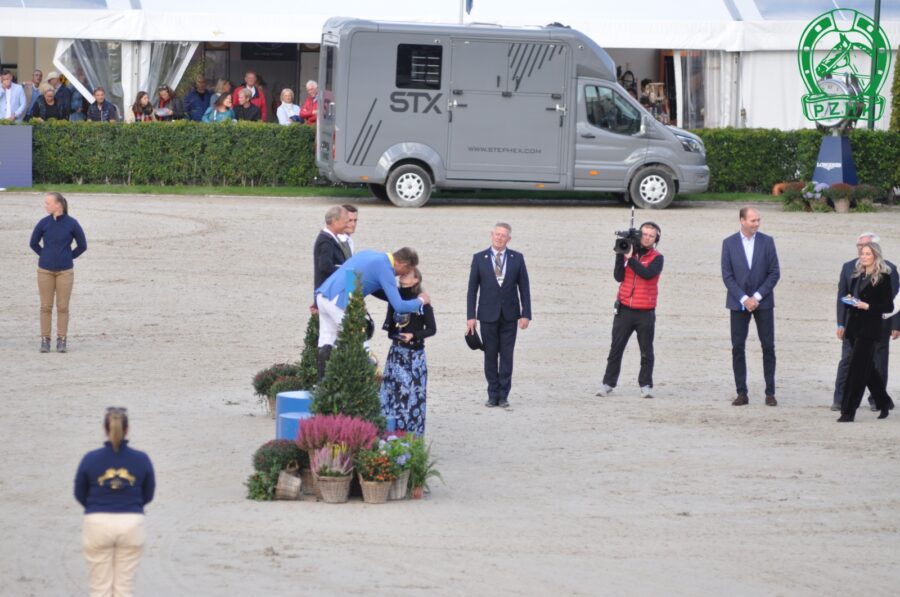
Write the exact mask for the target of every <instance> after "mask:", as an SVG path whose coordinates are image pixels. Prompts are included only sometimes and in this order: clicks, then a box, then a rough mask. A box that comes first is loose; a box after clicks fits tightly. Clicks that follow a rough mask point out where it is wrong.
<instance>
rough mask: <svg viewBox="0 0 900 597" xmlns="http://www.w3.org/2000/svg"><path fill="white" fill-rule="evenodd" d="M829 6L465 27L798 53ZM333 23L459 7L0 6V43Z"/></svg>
mask: <svg viewBox="0 0 900 597" xmlns="http://www.w3.org/2000/svg"><path fill="white" fill-rule="evenodd" d="M598 4H599V7H598ZM838 4H839V5H840V6H841V7H844V8H857V9H860V10H861V11H863V12H869V11H870V10H871V2H870V1H865V0H838ZM23 5H24V7H23ZM833 7H834V4H833V0H805V1H797V0H794V1H793V2H790V1H788V2H785V1H784V0H780V1H779V0H692V1H691V2H689V3H687V2H671V0H637V1H635V2H631V3H624V2H603V3H598V2H596V0H593V1H592V0H567V1H566V2H557V3H550V2H545V1H542V2H537V1H535V2H522V1H521V0H477V1H476V2H475V3H474V7H473V10H472V14H471V15H467V16H466V17H465V22H467V23H476V22H489V23H496V24H500V25H503V26H520V25H546V24H548V23H551V22H560V23H563V24H565V25H570V26H572V27H573V28H575V29H578V30H580V31H582V32H583V33H585V34H587V35H588V36H589V37H591V38H592V39H593V40H594V41H596V42H597V43H598V44H600V45H601V46H604V47H610V48H672V49H699V50H727V51H753V50H788V49H795V48H796V47H797V43H798V41H799V39H800V35H801V33H802V31H803V28H804V27H805V26H806V23H807V22H808V21H809V19H811V18H812V17H814V16H816V15H818V14H821V13H823V12H826V11H828V10H831V9H833ZM313 11H314V12H313ZM326 11H327V12H326ZM336 15H350V16H353V17H359V18H369V19H376V20H388V21H422V22H432V23H434V22H438V23H440V22H444V23H456V22H458V19H459V4H458V2H456V1H455V0H442V1H441V2H434V1H432V2H422V1H421V0H392V1H391V2H390V3H373V2H371V1H370V0H331V2H329V3H327V6H326V5H322V7H320V6H319V5H318V4H313V5H310V4H309V3H305V2H297V1H296V0H267V1H266V2H260V3H257V4H256V5H254V6H253V7H252V9H249V10H248V5H247V3H246V2H244V1H238V0H191V2H183V1H182V0H0V36H4V37H47V38H61V39H109V40H135V41H137V40H142V41H155V40H170V41H221V42H228V41H233V42H240V41H252V42H287V43H297V42H299V43H317V42H318V41H319V40H320V38H321V32H322V25H323V24H324V23H325V21H326V20H327V19H328V18H330V17H332V16H336ZM882 26H883V27H884V29H885V31H886V32H887V35H888V38H889V39H890V41H891V43H893V44H894V45H896V44H897V43H900V0H883V2H882Z"/></svg>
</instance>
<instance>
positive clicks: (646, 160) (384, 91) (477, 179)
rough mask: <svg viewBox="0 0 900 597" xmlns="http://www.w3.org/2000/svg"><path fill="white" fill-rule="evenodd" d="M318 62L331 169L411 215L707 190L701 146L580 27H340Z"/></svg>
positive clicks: (642, 199)
mask: <svg viewBox="0 0 900 597" xmlns="http://www.w3.org/2000/svg"><path fill="white" fill-rule="evenodd" d="M320 56H321V57H320V65H319V77H320V81H319V83H320V93H321V94H322V96H321V98H320V100H319V108H318V109H319V114H318V127H317V131H316V164H317V166H318V167H319V170H320V171H321V173H322V174H323V175H324V176H326V177H327V178H328V179H330V180H332V181H334V182H343V183H366V184H368V185H369V188H370V189H371V190H372V193H373V194H374V195H375V196H377V197H379V198H381V199H384V200H390V201H391V202H392V203H393V204H394V205H397V206H400V207H419V206H421V205H424V204H425V203H426V202H427V201H428V199H429V197H430V196H431V192H432V189H435V188H440V189H465V188H478V189H531V190H533V189H546V190H574V191H598V192H616V193H624V194H625V195H626V197H628V198H629V199H630V200H631V202H632V203H633V204H634V205H636V206H638V207H643V208H656V209H661V208H664V207H666V206H668V205H669V204H670V203H671V202H672V199H673V198H674V196H675V193H676V192H684V193H697V192H702V191H705V190H706V188H707V186H708V184H709V168H708V167H707V166H706V151H705V148H704V146H703V142H702V141H701V140H700V138H699V137H697V136H696V135H693V134H692V133H689V132H687V131H683V130H680V129H677V128H674V127H670V126H665V125H663V124H660V123H659V122H657V121H656V120H655V119H654V118H653V117H652V116H650V114H649V113H648V112H646V111H645V110H644V109H643V108H642V107H641V106H640V104H639V103H638V102H637V101H635V100H634V99H633V98H632V97H631V96H629V95H628V94H627V93H626V92H625V90H624V89H623V88H622V87H621V86H620V85H619V84H618V83H617V82H616V76H615V65H614V64H613V62H612V60H611V59H610V57H609V56H608V55H607V53H606V52H605V51H604V50H603V49H602V48H600V47H599V46H598V45H597V44H595V43H594V42H593V41H591V40H590V39H589V38H588V37H586V36H585V35H583V34H581V33H579V32H578V31H575V30H573V29H568V28H565V27H555V26H548V27H541V28H526V29H520V28H516V29H509V28H503V27H498V26H481V25H428V24H413V23H382V22H374V21H366V20H359V19H348V18H332V19H330V20H328V21H327V22H326V23H325V26H324V30H323V33H322V47H321V54H320Z"/></svg>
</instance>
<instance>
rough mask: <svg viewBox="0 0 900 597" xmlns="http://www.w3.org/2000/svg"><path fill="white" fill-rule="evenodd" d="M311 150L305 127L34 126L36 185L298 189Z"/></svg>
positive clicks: (310, 168)
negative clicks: (135, 185)
mask: <svg viewBox="0 0 900 597" xmlns="http://www.w3.org/2000/svg"><path fill="white" fill-rule="evenodd" d="M314 143H315V130H314V129H313V128H312V127H307V126H278V125H270V124H262V123H257V122H238V123H235V124H206V123H198V122H187V121H180V122H171V123H165V124H153V123H147V124H133V125H125V124H113V125H109V124H99V123H84V122H65V121H49V122H46V123H43V124H35V125H34V129H33V145H34V162H33V163H34V166H33V168H34V181H35V182H36V183H43V184H54V183H79V184H80V183H94V184H97V183H101V184H102V183H122V184H154V185H175V184H188V185H243V186H281V185H288V186H303V185H307V184H310V183H311V182H312V179H313V177H314V176H316V173H317V171H316V164H315V159H314V156H313V152H312V149H313V144H314Z"/></svg>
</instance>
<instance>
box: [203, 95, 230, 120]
mask: <svg viewBox="0 0 900 597" xmlns="http://www.w3.org/2000/svg"><path fill="white" fill-rule="evenodd" d="M202 120H203V122H234V111H233V110H232V109H231V96H230V95H228V94H227V93H221V94H219V99H217V100H216V105H215V106H210V107H209V108H207V109H206V113H205V114H203V119H202Z"/></svg>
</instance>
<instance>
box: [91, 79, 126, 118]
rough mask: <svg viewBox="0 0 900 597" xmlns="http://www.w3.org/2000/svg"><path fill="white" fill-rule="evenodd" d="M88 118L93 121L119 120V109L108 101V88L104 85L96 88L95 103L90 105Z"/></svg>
mask: <svg viewBox="0 0 900 597" xmlns="http://www.w3.org/2000/svg"><path fill="white" fill-rule="evenodd" d="M87 119H88V120H90V121H91V122H117V121H118V120H119V110H118V109H117V108H116V107H115V105H113V104H111V103H109V102H108V101H106V90H105V89H103V88H102V87H98V88H96V89H94V103H93V104H91V105H90V106H88V111H87Z"/></svg>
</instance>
